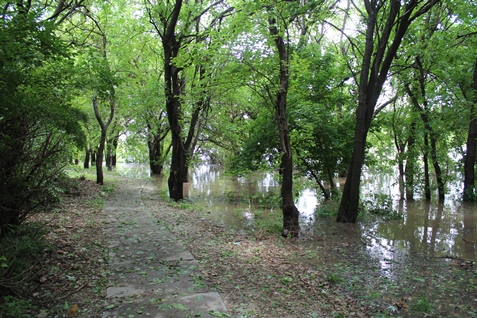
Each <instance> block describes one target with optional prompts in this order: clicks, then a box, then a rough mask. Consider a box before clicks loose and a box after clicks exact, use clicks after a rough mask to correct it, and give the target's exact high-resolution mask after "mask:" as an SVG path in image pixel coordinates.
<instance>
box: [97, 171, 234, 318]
mask: <svg viewBox="0 0 477 318" xmlns="http://www.w3.org/2000/svg"><path fill="white" fill-rule="evenodd" d="M142 192H145V193H146V194H147V195H154V193H156V195H157V191H156V189H155V186H154V185H153V184H152V183H151V182H149V181H148V180H144V179H127V178H124V179H121V180H120V181H119V182H118V184H117V187H116V189H115V191H114V193H113V194H112V195H111V196H109V197H108V198H107V200H106V202H105V207H104V209H103V213H105V214H106V215H107V217H108V221H109V228H107V229H106V231H107V233H108V236H109V238H110V243H109V249H110V251H109V255H110V260H109V263H110V270H111V273H110V275H109V287H108V288H107V296H106V304H105V311H104V313H103V318H119V317H123V318H133V317H155V318H159V317H164V318H173V317H178V318H179V317H180V318H183V317H221V316H224V315H223V314H222V313H225V312H226V308H225V305H224V302H223V301H222V299H221V297H220V295H219V294H218V293H217V292H215V291H210V289H209V287H208V286H207V285H206V283H205V282H203V281H202V277H201V276H200V275H199V273H198V267H197V265H198V263H197V261H196V260H195V259H194V257H193V256H192V254H191V253H190V252H188V251H187V250H186V249H185V248H184V246H183V244H182V243H181V242H180V241H179V240H178V239H177V238H176V237H174V235H173V234H172V233H171V232H170V231H168V230H167V229H166V228H165V227H164V226H162V225H161V224H160V222H159V220H157V219H155V218H154V217H153V215H152V213H151V211H149V209H148V208H147V207H146V206H145V205H144V203H143V201H142V199H141V195H142V194H143V193H142Z"/></svg>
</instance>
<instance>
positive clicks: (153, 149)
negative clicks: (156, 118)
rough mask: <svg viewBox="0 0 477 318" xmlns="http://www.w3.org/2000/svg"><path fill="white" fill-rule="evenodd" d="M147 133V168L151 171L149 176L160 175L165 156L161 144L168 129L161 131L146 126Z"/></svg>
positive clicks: (160, 129)
mask: <svg viewBox="0 0 477 318" xmlns="http://www.w3.org/2000/svg"><path fill="white" fill-rule="evenodd" d="M163 130H164V131H163ZM148 132H149V133H148V140H147V147H148V153H149V168H150V169H151V174H154V175H160V174H161V173H162V170H163V168H164V156H165V154H164V144H163V142H164V138H165V137H166V136H167V134H168V132H169V129H163V128H161V127H160V126H159V127H158V128H157V129H154V128H153V127H152V125H150V124H148ZM167 152H168V151H167Z"/></svg>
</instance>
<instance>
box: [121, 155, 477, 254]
mask: <svg viewBox="0 0 477 318" xmlns="http://www.w3.org/2000/svg"><path fill="white" fill-rule="evenodd" d="M117 171H118V172H119V173H122V174H125V175H128V176H133V177H138V178H141V177H149V169H148V167H147V166H146V165H133V164H119V165H118V167H117ZM189 181H190V182H189V183H188V184H185V185H184V193H185V196H186V197H187V198H188V200H190V201H191V202H193V203H194V205H196V206H199V207H201V208H202V209H203V210H206V211H207V214H209V215H210V217H211V218H213V219H214V220H216V221H217V222H219V223H221V224H222V225H223V226H225V227H227V228H230V229H233V230H238V231H240V230H253V229H254V223H255V222H256V221H257V219H258V217H257V216H260V215H261V214H263V213H268V214H276V215H277V217H278V218H279V216H280V214H281V211H280V209H279V208H278V207H276V206H274V202H277V196H278V193H279V185H278V182H277V181H276V180H275V179H274V176H273V175H272V174H270V173H256V174H254V175H252V176H249V177H247V178H245V177H231V176H227V175H226V174H225V173H224V171H223V168H221V167H217V166H213V165H201V166H197V167H196V168H195V169H193V170H192V171H191V173H190V175H189ZM336 182H337V183H336V186H337V187H342V186H343V185H344V180H342V179H339V180H337V181H336ZM158 185H159V186H160V187H162V188H163V189H167V188H166V187H167V183H166V178H163V179H160V180H159V181H158ZM458 186H459V184H449V185H448V188H449V189H448V194H447V195H446V200H445V201H444V202H443V203H440V202H437V201H431V202H425V201H424V200H421V199H420V198H419V193H418V194H417V199H416V200H414V201H403V200H399V189H398V186H397V184H396V182H395V180H393V179H392V178H391V177H390V176H389V175H382V174H380V175H370V174H367V175H366V174H365V178H364V181H363V183H362V200H363V201H366V202H368V203H373V202H376V201H377V200H380V198H385V197H389V198H392V200H390V201H389V202H387V203H388V204H389V205H390V208H392V210H393V211H394V213H396V214H399V215H401V216H402V217H398V218H396V219H390V220H386V217H384V218H383V217H379V216H376V217H373V216H367V217H361V220H360V221H359V222H358V225H357V226H356V227H354V230H353V231H351V232H353V233H355V234H358V236H357V237H355V238H359V239H360V240H362V241H364V242H366V243H367V245H368V251H369V253H372V254H376V253H378V254H381V253H385V254H386V251H388V250H390V249H391V250H394V251H397V250H399V251H402V252H407V253H425V254H426V255H428V256H430V257H441V258H449V259H451V258H461V259H466V260H472V261H476V260H477V259H476V250H477V223H476V222H477V205H475V204H467V203H465V202H462V201H461V200H460V188H459V187H458ZM381 200H382V199H381ZM326 204H328V203H327V202H324V201H323V199H322V198H321V192H320V191H319V190H317V189H313V188H311V187H302V189H301V190H300V191H299V193H298V195H297V196H296V206H297V208H298V210H299V211H300V224H301V226H302V233H301V236H303V237H304V238H306V237H313V236H315V235H325V234H326V233H324V231H326V229H327V228H330V227H331V228H333V226H331V225H330V222H329V221H333V220H326V218H317V217H316V216H315V211H316V210H317V209H318V208H319V207H320V205H322V206H323V205H326ZM391 205H392V207H391ZM333 231H339V229H336V228H335V229H334V230H333Z"/></svg>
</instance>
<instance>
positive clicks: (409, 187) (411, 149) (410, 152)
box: [404, 121, 417, 201]
mask: <svg viewBox="0 0 477 318" xmlns="http://www.w3.org/2000/svg"><path fill="white" fill-rule="evenodd" d="M415 131H416V122H415V121H412V123H411V129H410V132H409V137H408V138H407V156H406V168H405V172H404V174H405V176H406V183H405V185H406V200H409V201H411V200H414V176H415V174H416V161H417V155H416V145H415V140H414V133H415Z"/></svg>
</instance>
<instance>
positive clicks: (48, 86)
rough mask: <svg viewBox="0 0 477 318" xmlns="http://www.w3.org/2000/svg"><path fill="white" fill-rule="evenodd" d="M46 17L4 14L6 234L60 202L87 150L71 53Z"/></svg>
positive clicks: (2, 223) (0, 84) (0, 172)
mask: <svg viewBox="0 0 477 318" xmlns="http://www.w3.org/2000/svg"><path fill="white" fill-rule="evenodd" d="M40 18H41V13H40V12H30V13H29V14H22V13H20V11H18V12H16V11H8V12H3V19H4V23H3V24H2V28H1V29H0V37H1V38H2V39H4V40H3V41H2V44H1V46H0V51H2V52H4V53H2V57H1V60H0V152H1V153H2V156H1V158H0V179H1V180H2V183H1V184H0V215H1V217H0V235H4V234H5V232H6V231H7V229H8V228H9V227H10V225H18V224H20V223H22V221H23V220H24V219H25V217H26V216H27V215H28V214H30V213H32V212H33V211H35V210H36V209H37V208H38V207H39V206H40V205H41V204H44V203H46V202H48V201H50V200H52V198H53V197H54V191H55V189H54V181H55V180H56V179H58V175H59V174H60V171H61V169H62V167H63V166H64V165H65V164H66V163H67V162H68V161H69V160H70V158H68V155H69V153H68V152H67V150H68V147H71V145H76V146H81V144H82V142H83V138H84V136H83V134H82V130H81V125H80V122H81V121H83V120H85V116H84V114H83V113H81V112H80V111H78V110H76V109H75V108H73V107H72V105H71V104H70V91H71V90H70V89H69V87H68V79H69V76H68V74H69V72H68V69H69V68H70V67H71V63H70V61H69V60H68V59H67V56H68V51H67V50H66V48H65V46H64V44H63V42H62V41H61V40H60V39H59V38H58V37H57V36H55V35H54V24H53V23H51V22H45V21H42V20H41V19H40Z"/></svg>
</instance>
